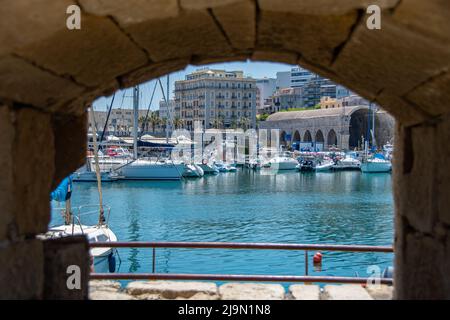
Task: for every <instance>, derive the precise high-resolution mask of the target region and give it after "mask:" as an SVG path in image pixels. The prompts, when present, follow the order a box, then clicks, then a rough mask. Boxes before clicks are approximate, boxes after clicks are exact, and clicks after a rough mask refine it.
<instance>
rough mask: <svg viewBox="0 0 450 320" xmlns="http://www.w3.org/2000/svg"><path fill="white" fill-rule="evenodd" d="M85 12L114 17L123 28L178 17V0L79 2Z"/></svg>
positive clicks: (96, 0) (83, 0)
mask: <svg viewBox="0 0 450 320" xmlns="http://www.w3.org/2000/svg"><path fill="white" fill-rule="evenodd" d="M78 2H79V3H80V5H81V6H82V9H83V11H84V12H87V13H90V14H95V15H100V16H113V17H114V18H115V19H116V20H117V22H119V23H120V24H121V25H122V26H126V25H130V24H134V23H141V22H144V21H148V20H155V19H164V18H169V17H176V16H177V15H178V13H179V8H178V3H177V0H127V1H123V0H106V1H105V0H79V1H78Z"/></svg>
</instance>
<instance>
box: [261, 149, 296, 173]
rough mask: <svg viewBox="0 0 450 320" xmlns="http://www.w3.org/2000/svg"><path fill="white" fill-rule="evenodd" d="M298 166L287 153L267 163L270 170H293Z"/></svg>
mask: <svg viewBox="0 0 450 320" xmlns="http://www.w3.org/2000/svg"><path fill="white" fill-rule="evenodd" d="M298 164H299V163H298V161H297V160H295V159H294V158H292V157H291V156H290V155H289V154H287V153H283V154H281V155H278V156H275V157H273V158H272V159H270V160H269V162H268V165H269V166H270V168H271V169H275V170H295V169H296V167H297V165H298Z"/></svg>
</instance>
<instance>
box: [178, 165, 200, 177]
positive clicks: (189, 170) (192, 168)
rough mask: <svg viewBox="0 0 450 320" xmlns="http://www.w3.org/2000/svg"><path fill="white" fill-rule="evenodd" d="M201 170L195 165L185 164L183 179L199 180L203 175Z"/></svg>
mask: <svg viewBox="0 0 450 320" xmlns="http://www.w3.org/2000/svg"><path fill="white" fill-rule="evenodd" d="M204 174H205V173H204V171H203V169H202V168H201V167H200V166H198V165H196V164H185V166H184V171H183V177H186V178H200V177H203V175H204Z"/></svg>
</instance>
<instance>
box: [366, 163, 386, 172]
mask: <svg viewBox="0 0 450 320" xmlns="http://www.w3.org/2000/svg"><path fill="white" fill-rule="evenodd" d="M391 169H392V165H391V163H390V162H363V163H362V164H361V171H362V172H364V173H383V172H390V171H391Z"/></svg>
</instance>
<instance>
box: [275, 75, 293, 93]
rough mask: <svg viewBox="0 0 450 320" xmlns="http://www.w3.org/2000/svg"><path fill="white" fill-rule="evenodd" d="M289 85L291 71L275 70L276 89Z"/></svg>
mask: <svg viewBox="0 0 450 320" xmlns="http://www.w3.org/2000/svg"><path fill="white" fill-rule="evenodd" d="M290 86H291V72H290V71H279V72H277V80H276V89H283V88H289V87H290Z"/></svg>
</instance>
